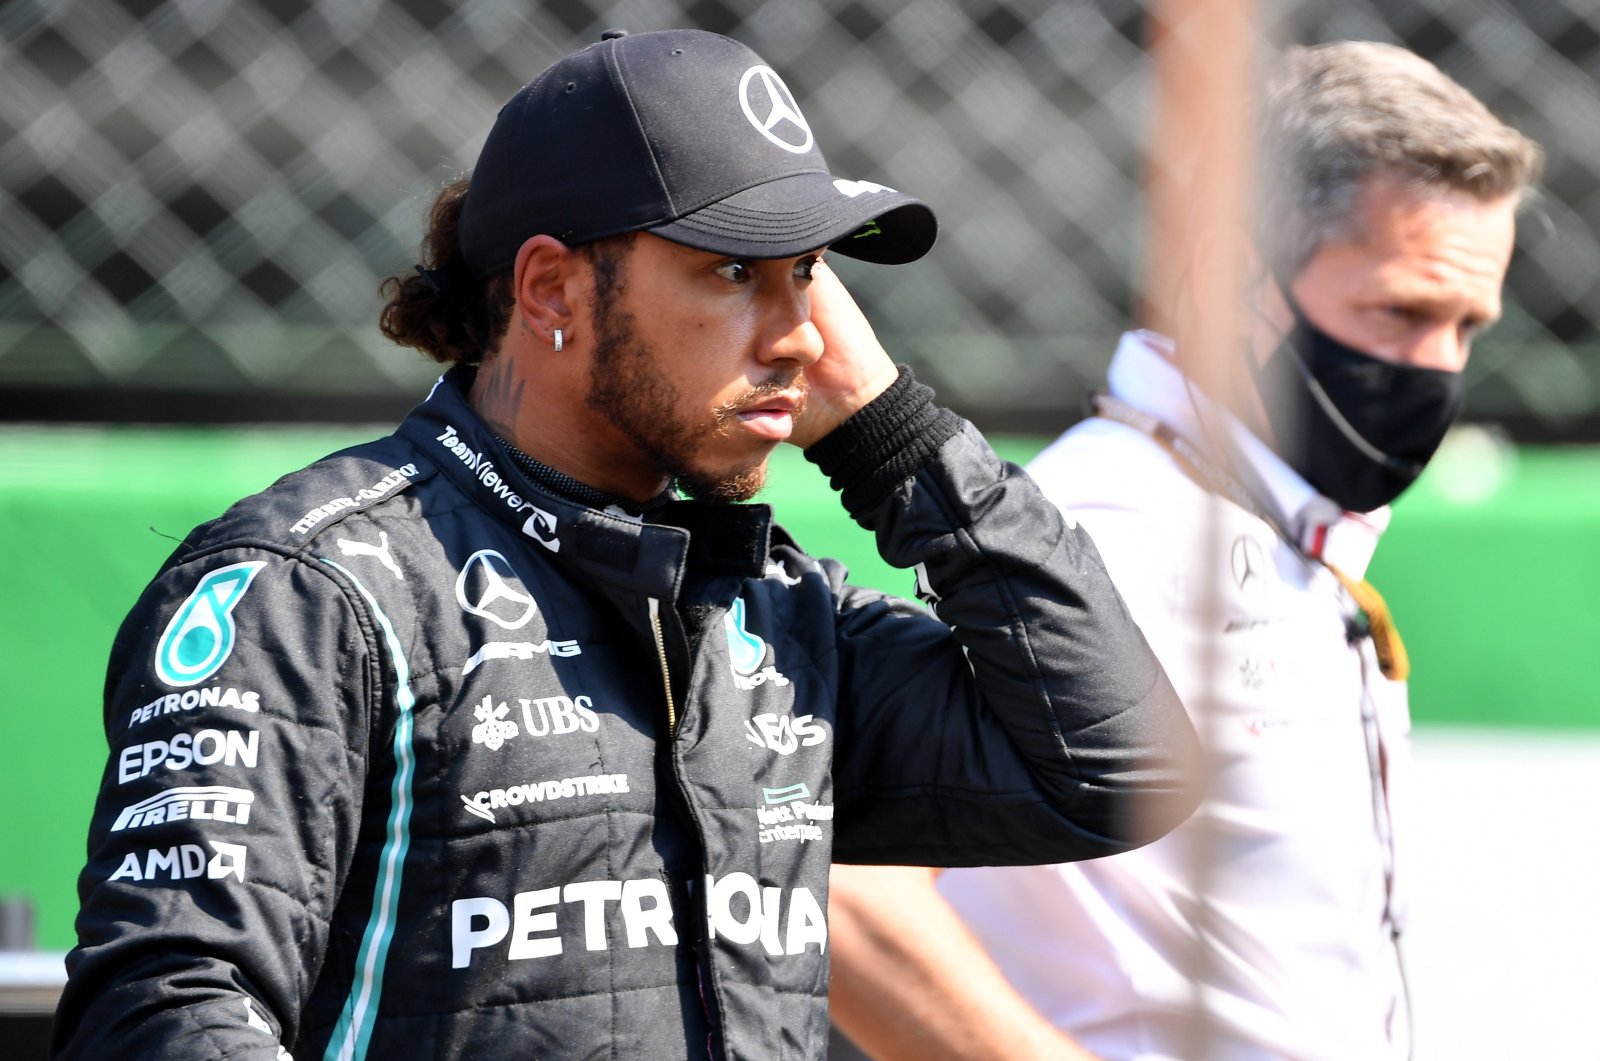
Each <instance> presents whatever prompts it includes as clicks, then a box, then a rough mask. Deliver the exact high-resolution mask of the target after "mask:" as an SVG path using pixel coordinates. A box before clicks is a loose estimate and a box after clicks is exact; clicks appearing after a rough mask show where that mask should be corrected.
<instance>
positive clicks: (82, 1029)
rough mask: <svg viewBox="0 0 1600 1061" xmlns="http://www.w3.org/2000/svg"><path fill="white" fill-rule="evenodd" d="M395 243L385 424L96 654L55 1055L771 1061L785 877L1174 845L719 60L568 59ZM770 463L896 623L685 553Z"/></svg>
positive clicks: (961, 462)
mask: <svg viewBox="0 0 1600 1061" xmlns="http://www.w3.org/2000/svg"><path fill="white" fill-rule="evenodd" d="M429 220H430V226H429V231H428V233H427V234H426V237H425V243H424V263H423V265H421V266H419V267H418V268H417V270H416V272H415V274H408V275H407V276H405V277H402V278H395V279H394V280H392V281H391V282H389V283H388V284H387V285H386V289H387V291H388V294H389V296H390V301H389V303H388V305H387V306H386V307H385V310H384V315H383V328H384V331H385V334H387V335H388V336H389V337H390V338H392V339H394V340H395V341H397V342H400V343H402V344H405V345H408V346H413V347H416V348H418V349H421V350H423V351H425V352H426V353H428V354H429V355H430V356H432V357H433V358H435V359H436V360H438V361H439V362H442V363H444V364H445V365H447V366H449V368H448V371H447V372H446V374H445V375H444V376H443V377H442V378H441V379H440V380H439V382H438V383H437V385H436V386H435V387H434V389H433V391H432V393H431V394H430V395H429V396H428V398H427V399H426V400H425V401H424V402H423V403H422V404H421V405H420V406H418V407H417V409H416V410H414V411H413V413H412V414H411V415H410V416H409V417H408V418H407V419H406V420H405V422H404V423H403V424H402V425H401V427H400V428H399V430H398V431H397V432H396V433H395V434H393V435H391V436H390V437H388V438H385V439H380V440H378V441H376V442H372V443H369V444H365V445H362V446H358V447H355V448H353V449H351V450H347V451H345V452H343V453H339V454H335V455H333V456H332V457H329V458H327V459H325V460H323V461H320V462H318V463H316V464H315V465H313V466H311V467H310V468H307V469H304V470H302V471H300V472H296V473H294V474H292V475H289V476H286V477H285V478H284V479H282V480H280V481H279V482H278V483H277V484H275V485H274V486H273V487H272V488H270V489H269V490H267V491H265V492H264V493H262V494H259V495H256V496H255V497H252V498H248V499H246V500H244V501H242V502H240V503H239V504H237V505H235V506H234V507H233V508H231V509H230V510H229V511H228V512H227V513H225V514H224V515H223V516H221V517H219V518H218V519H216V520H214V521H212V522H210V523H207V524H205V525H203V526H201V527H200V528H198V529H197V530H195V531H194V533H192V534H191V535H190V536H189V538H188V539H187V540H186V541H185V542H184V543H183V545H182V546H180V547H179V549H178V550H177V551H176V552H175V553H174V554H173V556H172V557H171V558H170V559H169V561H168V562H167V564H166V566H165V567H164V568H163V570H162V571H161V572H160V574H159V575H158V576H157V578H156V580H155V581H154V582H153V583H152V584H151V586H150V587H149V588H148V589H147V591H146V592H145V594H144V595H143V596H142V597H141V598H140V600H139V602H138V603H137V605H136V606H135V608H134V610H133V612H132V614H131V615H130V617H129V618H128V620H127V621H126V623H125V624H124V625H123V627H122V629H121V632H120V633H119V635H118V637H117V640H116V642H115V644H114V647H113V650H112V660H111V668H110V675H109V678H108V681H107V686H106V690H107V691H106V702H105V724H106V732H107V737H108V739H109V742H110V745H111V759H110V762H109V764H108V766H107V769H106V773H105V775H104V779H103V782H102V787H101V794H100V798H99V802H98V804H97V806H96V809H95V814H94V819H93V822H92V825H91V835H90V844H89V862H88V866H87V867H86V868H85V870H84V871H83V874H82V876H81V877H80V896H81V899H82V909H81V912H80V915H79V918H78V934H79V945H78V947H77V949H75V950H74V951H73V952H72V953H71V955H70V956H69V958H68V963H67V964H68V969H69V974H70V980H69V982H68V984H67V987H66V990H65V993H64V994H63V996H62V1001H61V1006H60V1008H59V1010H58V1012H57V1023H56V1048H57V1050H58V1052H59V1053H61V1054H63V1055H68V1056H73V1057H145V1058H156V1057H160V1058H180V1057H182V1058H188V1057H195V1058H199V1057H223V1056H226V1057H230V1058H245V1057H251V1058H257V1057H259V1058H272V1057H275V1056H286V1051H288V1050H291V1049H292V1050H293V1052H294V1054H295V1055H296V1056H299V1057H301V1058H311V1057H316V1056H323V1057H327V1058H352V1057H361V1056H367V1055H369V1054H370V1055H371V1056H375V1057H383V1058H402V1057H417V1058H455V1057H481V1058H490V1057H504V1058H532V1057H550V1058H571V1057H619V1058H667V1057H696V1058H700V1057H713V1058H724V1057H726V1058H734V1057H741V1058H760V1059H765V1058H780V1057H783V1058H796V1057H815V1056H820V1055H821V1054H822V1052H823V1050H824V1044H825V1040H826V1034H827V1028H828V1019H827V1011H826V998H827V986H828V978H827V961H826V951H827V926H826V923H825V915H824V907H825V904H826V901H827V883H828V867H829V862H830V858H831V855H833V854H835V853H837V854H838V855H840V856H841V857H844V858H847V859H851V860H854V861H880V862H916V861H926V862H932V863H936V864H945V865H976V864H983V863H988V862H1002V863H1025V862H1029V861H1039V860H1045V859H1072V858H1085V857H1093V856H1098V855H1103V854H1109V853H1112V852H1116V851H1120V850H1125V849H1127V848H1129V847H1131V846H1134V845H1136V844H1138V843H1142V842H1146V841H1148V840H1150V839H1152V838H1154V837H1155V836H1158V835H1160V833H1161V832H1164V831H1165V830H1166V829H1168V828H1171V827H1172V826H1173V825H1174V824H1176V823H1177V822H1178V821H1181V820H1182V819H1183V817H1185V816H1186V815H1187V814H1188V813H1189V812H1190V811H1191V810H1192V809H1193V807H1194V805H1195V802H1196V801H1197V799H1198V785H1197V784H1196V783H1195V780H1194V774H1195V771H1194V769H1193V766H1194V762H1195V760H1196V759H1197V757H1198V746H1197V743H1196V741H1195V735H1194V732H1193V728H1192V726H1191V725H1190V723H1189V721H1188V719H1187V717H1186V716H1185V715H1184V712H1183V708H1182V706H1181V704H1180V703H1179V702H1178V700H1177V698H1176V696H1175V694H1174V692H1173V690H1172V687H1171V685H1170V684H1169V683H1168V681H1167V679H1166V677H1165V676H1164V675H1163V674H1162V672H1161V668H1160V666H1159V665H1158V664H1157V662H1156V660H1155V658H1154V656H1153V655H1152V653H1151V651H1150V649H1149V647H1148V645H1147V644H1146V643H1145V641H1144V639H1143V638H1142V637H1141V636H1140V634H1139V631H1138V629H1137V627H1135V626H1134V625H1133V623H1132V621H1131V619H1130V618H1129V616H1128V615H1127V612H1126V610H1125V609H1124V608H1123V606H1122V604H1121V602H1120V600H1119V599H1118V597H1117V595H1116V592H1115V590H1114V589H1113V588H1112V586H1111V583H1110V580H1109V578H1108V577H1107V575H1106V572H1105V570H1104V568H1103V566H1102V565H1101V563H1100V561H1099V559H1098V558H1097V557H1096V556H1095V553H1094V547H1093V544H1092V543H1091V542H1090V541H1089V539H1088V537H1087V535H1086V534H1084V532H1082V531H1081V530H1078V529H1077V528H1075V527H1071V526H1069V525H1067V524H1066V523H1065V522H1064V521H1063V520H1062V518H1061V516H1060V514H1059V513H1058V512H1057V511H1056V510H1055V509H1054V508H1053V507H1052V506H1050V505H1049V504H1048V503H1047V502H1046V501H1045V500H1044V498H1043V497H1042V495H1041V494H1040V493H1039V491H1038V490H1037V489H1036V488H1035V487H1034V485H1033V484H1032V482H1031V481H1029V480H1028V479H1027V477H1026V476H1024V475H1021V474H1020V473H1019V472H1018V471H1017V469H1015V468H1014V467H1011V466H1009V465H1006V464H1003V463H1002V462H1001V461H1000V460H999V459H998V458H997V457H996V456H995V455H994V453H993V451H992V450H990V449H989V447H988V446H987V444H986V443H985V442H984V441H983V439H982V437H981V436H980V435H978V433H977V432H976V431H975V430H973V429H972V427H971V426H970V425H969V424H967V423H966V422H965V421H963V420H961V419H960V418H959V417H957V416H956V415H955V414H954V413H952V412H950V411H949V410H946V409H944V408H941V407H940V406H938V405H936V404H934V403H933V400H932V398H933V396H932V393H931V391H929V390H928V388H926V387H923V386H920V385H918V384H917V383H916V382H915V381H914V380H912V379H911V378H910V375H909V374H908V373H905V372H902V371H900V370H898V369H897V368H896V366H895V364H894V363H893V362H892V361H891V360H890V359H889V357H888V355H887V354H886V353H885V352H884V350H883V348H882V347H881V346H880V345H879V344H878V342H877V340H876V338H875V337H874V336H873V333H872V330H871V328H870V327H869V326H868V324H867V322H866V321H865V319H864V318H863V317H862V316H861V314H860V312H859V311H858V310H857V309H856V307H855V304H854V303H853V302H852V301H851V300H850V297H849V295H848V294H847V293H846V291H845V290H844V288H843V286H842V285H841V284H840V283H839V281H838V280H837V279H836V278H835V277H833V275H832V273H831V272H830V271H829V270H828V269H827V268H826V266H824V265H823V263H822V261H821V259H822V254H823V251H824V250H825V249H827V248H830V247H831V248H833V249H834V250H835V251H836V252H837V253H841V254H845V255H850V256H854V257H859V258H862V259H864V260H867V261H872V262H879V263H898V262H908V261H912V260H915V259H916V258H919V257H921V256H922V255H923V254H924V253H925V252H926V251H927V250H928V249H929V247H930V246H931V245H932V243H933V239H934V232H935V225H934V220H933V216H932V212H931V211H930V210H929V209H928V208H927V207H926V206H925V205H924V204H922V203H921V202H919V201H917V200H916V199H913V198H912V197H910V196H908V195H905V194H902V193H900V192H896V191H894V190H893V189H889V188H885V187H883V186H881V185H878V184H875V183H872V182H870V181H854V180H846V179H843V178H835V177H834V176H833V175H832V174H830V173H829V171H828V169H827V165H826V163H825V161H824V160H823V157H822V155H821V152H820V150H819V149H818V148H817V146H816V142H815V139H814V137H813V135H812V131H811V129H810V127H809V126H808V125H807V124H806V121H805V118H804V117H803V116H802V115H801V112H800V110H799V107H798V105H797V104H796V103H795V100H794V98H793V96H792V95H790V93H789V90H788V89H787V87H785V85H784V83H783V81H782V80H781V79H780V78H779V76H778V75H777V74H776V73H775V72H774V71H773V70H772V69H771V68H770V67H768V66H767V65H766V64H765V63H763V62H762V61H761V59H760V58H759V57H758V56H757V55H756V54H755V53H753V52H751V51H750V50H749V49H748V48H745V47H744V46H743V45H740V44H738V43H736V42H734V41H732V40H729V39H727V38H725V37H720V36H717V35H715V34H710V33H702V32H697V31H673V32H666V33H646V34H639V35H637V36H627V35H625V34H622V33H620V32H617V31H613V32H611V33H608V34H606V37H605V39H604V40H603V41H602V42H600V43H598V44H596V45H593V46H591V47H589V48H586V49H583V50H582V51H579V52H576V53H574V54H573V55H570V56H568V57H566V58H565V59H563V60H561V61H560V62H559V63H557V64H556V65H555V66H553V67H552V68H551V69H550V70H547V71H546V72H545V73H544V74H543V75H541V76H540V77H538V78H536V79H535V80H534V81H532V82H530V83H529V84H528V85H526V86H524V87H523V89H522V90H520V91H519V92H518V93H517V94H516V95H515V96H513V98H512V99H511V100H510V101H509V102H508V103H507V104H506V105H505V106H504V107H503V108H502V109H501V111H500V114H499V117H498V118H497V120H496V122H495V124H494V127H493V128H492V129H491V131H490V133H489V137H488V140H487V142H486V143H485V145H484V148H483V151H482V153H481V155H480V156H479V160H478V164H477V166H476V167H475V169H474V171H473V173H472V176H471V178H470V180H466V179H464V180H460V181H457V182H455V183H452V184H451V185H449V186H448V187H447V188H446V189H445V190H444V191H443V192H442V193H441V195H440V196H439V198H438V199H437V200H436V202H435V204H434V208H433V211H432V214H431V216H430V219H429ZM784 441H787V442H790V443H792V444H794V445H798V446H801V447H802V448H804V449H805V450H806V453H807V456H808V457H809V458H811V459H812V460H813V461H815V462H816V463H817V464H818V465H819V466H820V467H821V468H822V469H823V470H824V471H825V472H826V473H827V474H828V475H829V476H830V477H831V479H832V481H833V483H834V485H835V486H836V487H837V488H838V489H839V490H840V491H841V496H842V501H843V504H844V505H845V506H846V508H847V509H848V510H849V512H850V513H851V515H852V516H854V518H855V519H856V520H858V521H859V522H860V523H861V524H862V525H863V526H865V527H868V528H870V529H872V530H873V531H875V532H876V534H877V540H878V543H879V548H880V549H881V551H882V553H883V556H884V557H885V559H887V560H888V561H889V562H890V563H892V564H895V565H897V566H900V567H904V568H913V567H914V568H916V570H917V573H918V585H919V587H920V589H921V590H922V591H923V592H924V593H925V594H926V596H927V597H928V598H929V599H930V600H933V599H936V600H937V601H938V614H937V615H935V614H934V613H933V612H931V611H930V610H929V609H927V608H924V607H921V606H920V605H918V604H916V603H914V602H911V601H905V600H899V599H896V598H892V597H889V596H887V595H885V594H883V593H879V592H875V591H869V590H865V589H860V588H857V587H853V586H849V585H847V584H846V583H845V581H844V572H843V569H842V568H841V567H840V566H839V565H838V564H836V563H833V562H831V561H819V560H815V559H813V558H812V557H810V556H808V555H807V554H805V553H804V552H802V551H801V550H800V548H799V547H798V546H797V545H796V544H795V543H794V542H793V540H792V539H790V538H789V536H788V535H787V534H785V533H784V531H783V530H782V529H781V528H779V527H777V526H775V525H773V524H772V523H771V520H770V515H771V513H770V510H769V509H768V508H767V507H766V506H761V505H739V504H734V502H740V501H745V500H748V499H749V498H750V497H751V496H752V495H754V494H755V493H756V491H757V490H759V489H760V487H761V485H762V483H763V481H764V478H765V474H766V464H767V458H768V456H769V455H770V454H771V453H772V451H773V450H774V449H775V448H776V447H777V446H778V444H779V443H781V442H784ZM1136 797H1138V802H1139V804H1140V806H1141V810H1142V811H1143V813H1140V814H1138V815H1134V814H1133V813H1131V810H1130V808H1131V806H1132V804H1133V803H1134V802H1135V798H1136ZM1152 805H1155V806H1158V807H1159V808H1160V809H1159V810H1158V811H1156V812H1155V813H1150V812H1149V807H1150V806H1152Z"/></svg>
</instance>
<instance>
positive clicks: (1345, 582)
mask: <svg viewBox="0 0 1600 1061" xmlns="http://www.w3.org/2000/svg"><path fill="white" fill-rule="evenodd" d="M1094 411H1095V415H1097V416H1103V417H1105V418H1106V419H1107V420H1115V421H1116V422H1117V423H1119V424H1126V425H1127V426H1128V427H1131V428H1134V429H1135V430H1138V431H1142V432H1144V433H1145V434H1146V435H1149V436H1150V438H1152V439H1153V440H1155V442H1156V444H1157V445H1159V446H1161V448H1162V449H1164V450H1166V451H1167V452H1168V453H1169V454H1171V455H1172V459H1173V460H1175V461H1177V462H1178V467H1180V468H1182V469H1183V472H1184V474H1186V475H1187V476H1189V478H1191V479H1193V480H1194V481H1195V482H1196V483H1198V484H1199V485H1200V486H1201V487H1203V488H1204V489H1206V490H1208V491H1210V492H1211V493H1213V494H1218V495H1220V496H1222V497H1225V498H1227V499H1228V500H1229V501H1232V502H1233V503H1234V504H1236V505H1238V506H1239V507H1240V508H1242V509H1244V510H1245V511H1246V512H1249V513H1250V514H1251V515H1253V516H1255V517H1256V518H1258V519H1260V520H1261V521H1262V522H1263V523H1265V524H1266V525H1267V526H1269V527H1271V528H1272V529H1273V531H1274V532H1275V533H1276V534H1277V535H1278V537H1279V538H1281V539H1282V540H1283V541H1285V542H1286V543H1288V545H1289V547H1290V548H1291V549H1293V550H1294V551H1295V552H1297V553H1299V554H1300V555H1301V556H1302V557H1304V558H1305V559H1307V560H1315V561H1316V562H1317V563H1319V564H1321V565H1322V566H1323V567H1325V568H1327V569H1328V570H1329V571H1331V572H1332V573H1333V577H1334V578H1337V579H1338V580H1339V584H1340V585H1342V586H1343V587H1344V589H1345V592H1347V593H1349V594H1350V596H1351V598H1352V599H1354V600H1355V602H1356V606H1357V607H1358V608H1360V609H1361V614H1362V617H1363V618H1364V619H1365V620H1366V626H1367V633H1368V634H1369V635H1370V636H1371V637H1372V647H1373V650H1374V651H1375V652H1376V653H1377V656H1378V669H1379V670H1380V671H1382V672H1383V676H1384V677H1385V678H1389V679H1392V680H1394V681H1405V680H1406V678H1407V677H1408V676H1409V675H1410V673H1411V659H1410V656H1408V655H1407V653H1406V646H1405V643H1404V642H1402V641H1401V640H1400V631H1399V630H1398V629H1397V628H1396V627H1395V624H1394V616H1393V615H1391V614H1390V612H1389V605H1388V604H1387V602H1385V601H1384V599H1383V595H1382V594H1381V593H1379V592H1378V590H1377V587H1375V586H1374V585H1373V584H1372V583H1370V582H1368V581H1367V580H1366V579H1364V578H1362V579H1356V578H1351V577H1350V576H1349V575H1347V574H1345V573H1344V572H1343V571H1341V570H1339V568H1338V567H1337V566H1336V565H1334V564H1331V563H1329V562H1328V561H1327V560H1325V559H1323V558H1322V557H1321V556H1315V557H1314V556H1311V555H1309V554H1308V553H1307V552H1306V551H1305V550H1304V549H1302V548H1301V547H1300V544H1299V542H1297V541H1296V540H1295V538H1294V537H1293V536H1292V535H1290V534H1289V533H1288V531H1287V530H1286V529H1285V528H1284V526H1283V524H1282V523H1281V522H1279V521H1278V520H1277V519H1276V518H1275V517H1274V516H1273V515H1272V514H1271V513H1269V512H1267V511H1266V509H1265V507H1264V506H1263V505H1261V504H1260V503H1258V502H1257V501H1256V499H1255V498H1254V497H1253V496H1252V495H1251V493H1250V491H1248V490H1246V489H1245V487H1244V484H1243V483H1241V482H1240V481H1239V480H1238V479H1237V478H1236V477H1235V476H1233V475H1230V474H1229V473H1228V472H1226V471H1224V470H1223V469H1221V468H1219V467H1217V464H1216V462H1215V461H1213V460H1211V458H1209V457H1208V456H1206V454H1205V453H1203V452H1202V451H1201V450H1200V449H1199V448H1198V447H1197V446H1195V445H1194V444H1193V443H1191V442H1190V441H1189V440H1188V439H1186V438H1184V437H1183V436H1182V435H1180V434H1178V433H1177V432H1176V431H1174V430H1172V428H1170V427H1168V426H1167V425H1166V424H1164V423H1162V422H1161V421H1160V420H1158V419H1157V418H1155V417H1154V416H1151V415H1150V414H1149V413H1147V412H1145V411H1144V410H1142V409H1136V408H1134V407H1133V406H1131V405H1129V404H1128V403H1127V402H1125V401H1122V400H1121V399H1119V398H1113V397H1112V396H1111V395H1109V394H1104V393H1101V394H1096V395H1095V396H1094Z"/></svg>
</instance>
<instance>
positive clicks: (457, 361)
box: [378, 177, 515, 365]
mask: <svg viewBox="0 0 1600 1061" xmlns="http://www.w3.org/2000/svg"><path fill="white" fill-rule="evenodd" d="M469 181H470V178H468V177H458V178H457V179H455V180H453V181H451V182H450V183H449V184H446V185H445V186H444V187H443V188H441V189H440V191H439V195H438V197H437V198H436V199H434V201H433V206H432V207H431V208H430V209H429V211H428V231H427V232H426V233H425V234H424V236H423V238H422V264H421V265H420V266H418V268H417V269H416V270H414V271H412V272H409V273H403V274H401V275H399V276H391V277H388V278H387V279H385V280H384V281H383V283H381V284H379V285H378V292H379V293H380V294H381V295H383V296H384V297H385V298H386V299H387V300H388V301H387V302H386V303H385V304H384V307H383V312H382V313H380V314H379V316H378V328H379V330H381V331H382V332H383V334H384V335H386V336H388V337H389V338H390V339H392V340H394V341H395V342H397V343H399V344H400V345H401V346H409V347H412V348H413V349H416V350H421V351H422V352H423V353H424V354H427V355H428V356H429V357H431V358H433V359H434V360H435V361H441V362H443V363H445V364H447V365H477V364H481V363H482V361H483V359H484V356H485V355H486V354H488V353H489V352H491V351H493V350H494V349H495V348H497V347H498V346H499V345H500V340H502V339H504V338H505V334H506V328H507V327H508V326H509V325H510V323H511V309H512V306H513V304H514V302H515V299H514V297H513V293H512V290H511V273H510V272H509V271H506V272H501V273H496V274H495V275H493V276H490V277H488V278H487V279H480V278H478V277H476V276H474V275H473V273H472V270H471V269H469V268H468V267H467V263H466V261H465V260H464V259H463V258H462V256H461V245H460V243H459V242H458V241H457V239H456V229H457V228H458V227H459V225H460V223H461V208H462V206H463V205H464V204H465V203H466V201H467V186H468V183H469Z"/></svg>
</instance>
